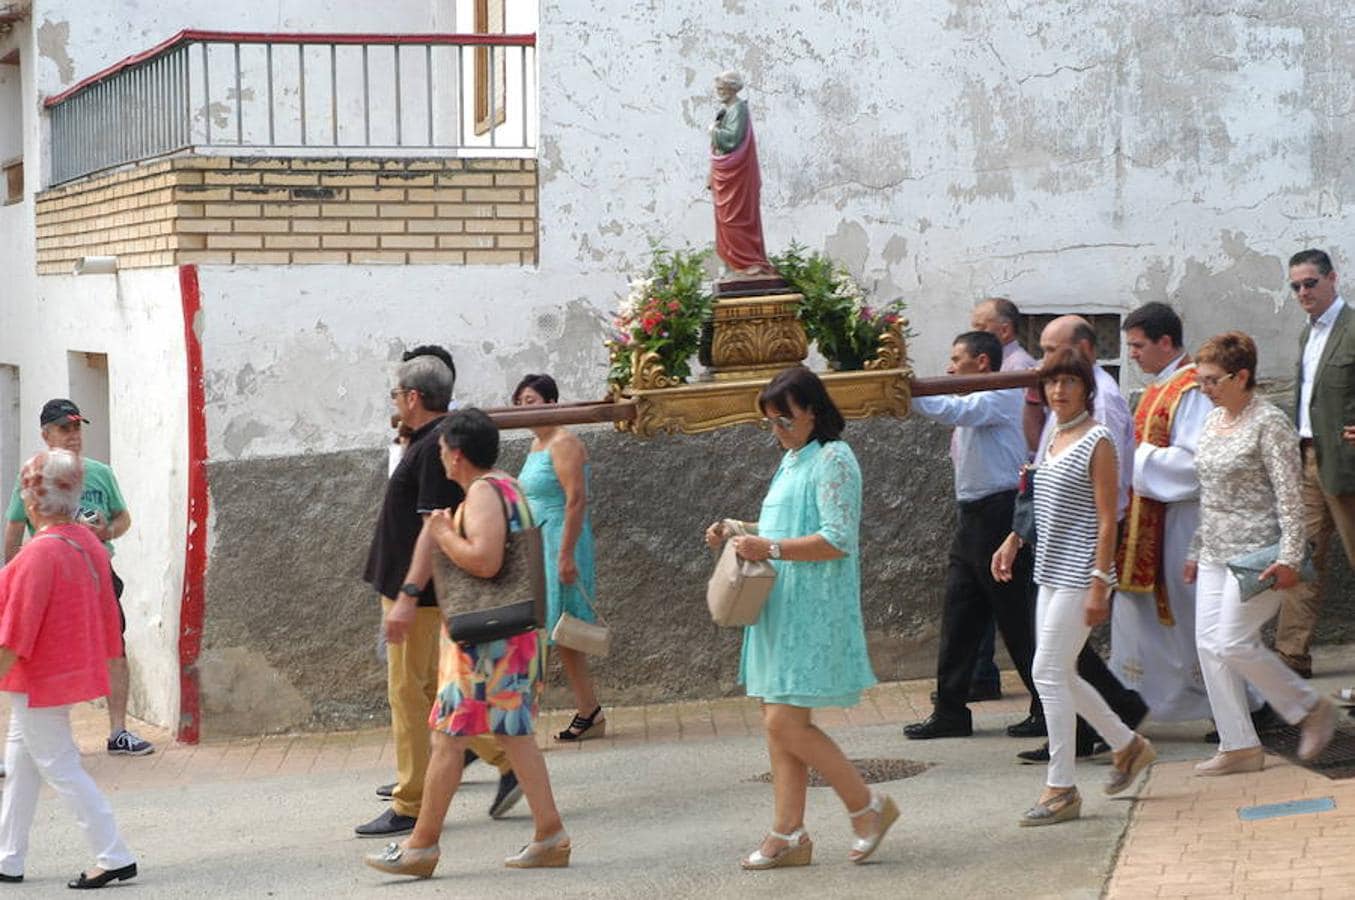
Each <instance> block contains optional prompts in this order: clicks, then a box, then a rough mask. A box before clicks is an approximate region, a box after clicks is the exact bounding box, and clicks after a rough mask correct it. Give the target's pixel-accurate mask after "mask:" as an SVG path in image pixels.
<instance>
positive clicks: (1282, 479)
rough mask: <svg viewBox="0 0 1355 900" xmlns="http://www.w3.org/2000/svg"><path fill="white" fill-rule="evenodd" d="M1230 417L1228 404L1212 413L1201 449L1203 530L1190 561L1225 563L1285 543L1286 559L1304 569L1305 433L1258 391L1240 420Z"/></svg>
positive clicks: (1197, 456)
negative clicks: (1302, 468)
mask: <svg viewBox="0 0 1355 900" xmlns="http://www.w3.org/2000/svg"><path fill="white" fill-rule="evenodd" d="M1225 415H1226V412H1225V410H1224V409H1223V408H1222V407H1218V408H1216V409H1214V410H1213V411H1212V412H1210V413H1209V415H1208V416H1207V417H1206V418H1205V420H1204V433H1203V434H1201V435H1200V446H1199V449H1197V450H1196V451H1195V468H1196V470H1197V471H1198V473H1199V476H1200V527H1199V530H1197V531H1196V532H1195V539H1194V540H1193V541H1191V545H1190V554H1189V558H1190V559H1198V560H1199V561H1201V562H1207V563H1214V564H1216V565H1224V564H1226V563H1227V562H1228V560H1230V559H1233V558H1235V557H1238V556H1241V555H1242V554H1244V553H1250V552H1252V551H1253V550H1260V549H1261V548H1262V547H1268V546H1270V545H1271V544H1274V543H1276V542H1277V541H1278V542H1279V544H1280V553H1279V562H1281V563H1284V564H1285V565H1288V566H1293V567H1295V568H1297V567H1298V565H1299V563H1300V561H1301V560H1302V559H1303V551H1304V541H1305V535H1304V532H1303V500H1302V497H1301V495H1300V493H1299V438H1298V433H1297V432H1296V431H1294V426H1293V425H1292V424H1291V423H1290V421H1289V418H1288V417H1287V416H1285V414H1284V413H1283V412H1281V411H1280V410H1279V409H1278V408H1277V407H1276V406H1275V405H1274V404H1272V403H1269V402H1267V401H1265V400H1262V399H1261V398H1260V397H1256V396H1253V397H1252V399H1251V400H1250V401H1249V402H1248V403H1247V405H1246V406H1245V407H1243V409H1242V412H1241V413H1240V414H1239V416H1238V418H1237V422H1236V424H1234V425H1232V426H1225V424H1224V416H1225Z"/></svg>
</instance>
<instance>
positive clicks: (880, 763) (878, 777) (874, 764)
mask: <svg viewBox="0 0 1355 900" xmlns="http://www.w3.org/2000/svg"><path fill="white" fill-rule="evenodd" d="M851 762H852V765H854V766H856V771H858V772H860V773H861V777H862V778H864V779H865V781H866V784H880V783H881V782H884V781H902V780H903V779H905V778H912V777H913V776H914V775H921V774H922V773H923V772H925V771H927V770H928V769H930V768H931V767H932V765H933V763H925V762H916V761H915V760H911V759H893V758H886V757H871V758H868V759H853V760H852V761H851ZM751 780H752V781H760V782H762V783H764V784H769V783H771V780H772V773H771V772H763V773H762V774H761V775H754V776H753V778H752V779H751ZM809 786H810V787H828V782H826V781H824V780H823V776H822V775H820V774H819V773H818V772H817V771H815V770H814V769H810V770H809Z"/></svg>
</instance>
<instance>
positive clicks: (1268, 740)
mask: <svg viewBox="0 0 1355 900" xmlns="http://www.w3.org/2000/svg"><path fill="white" fill-rule="evenodd" d="M1260 737H1261V743H1262V745H1263V746H1265V748H1266V749H1267V750H1269V751H1270V752H1271V753H1275V754H1278V755H1280V756H1283V757H1284V758H1285V759H1287V760H1289V761H1290V762H1292V763H1293V764H1294V765H1296V766H1302V767H1303V768H1305V769H1308V770H1310V771H1313V772H1317V773H1318V774H1319V775H1326V776H1327V777H1328V778H1351V777H1355V723H1351V724H1345V723H1343V724H1341V725H1338V726H1336V736H1335V737H1334V738H1332V739H1331V743H1330V744H1328V745H1327V749H1325V750H1323V751H1322V752H1321V753H1320V754H1318V757H1317V759H1314V760H1311V761H1307V762H1305V761H1304V760H1301V759H1299V756H1298V750H1299V728H1298V726H1297V725H1281V726H1279V727H1277V728H1272V729H1270V730H1267V731H1265V732H1263V733H1262V734H1261V735H1260Z"/></svg>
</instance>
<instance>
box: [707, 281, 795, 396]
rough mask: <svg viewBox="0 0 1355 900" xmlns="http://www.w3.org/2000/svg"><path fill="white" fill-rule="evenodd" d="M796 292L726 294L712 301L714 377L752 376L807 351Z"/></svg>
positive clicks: (777, 367)
mask: <svg viewBox="0 0 1355 900" xmlns="http://www.w3.org/2000/svg"><path fill="white" fill-rule="evenodd" d="M803 299H804V298H803V297H801V296H800V295H799V294H771V295H763V296H756V297H726V298H724V299H722V300H719V301H717V302H716V304H715V309H714V314H713V317H712V318H713V327H714V331H715V333H714V336H713V338H712V340H711V353H710V356H711V370H712V371H713V372H714V374H715V376H716V377H717V378H720V377H726V378H727V377H731V375H732V377H736V378H737V377H740V375H739V373H742V372H746V374H745V375H743V377H754V376H755V375H760V374H763V373H765V372H767V371H769V370H780V369H784V368H785V367H786V366H793V365H795V364H796V363H798V362H800V361H801V360H803V359H804V358H805V356H806V355H808V353H809V341H808V340H807V339H806V337H805V331H804V328H803V327H802V326H801V325H800V320H799V318H798V312H799V308H800V303H801V301H802V300H803Z"/></svg>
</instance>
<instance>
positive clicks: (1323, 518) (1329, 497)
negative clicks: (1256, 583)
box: [1275, 445, 1355, 671]
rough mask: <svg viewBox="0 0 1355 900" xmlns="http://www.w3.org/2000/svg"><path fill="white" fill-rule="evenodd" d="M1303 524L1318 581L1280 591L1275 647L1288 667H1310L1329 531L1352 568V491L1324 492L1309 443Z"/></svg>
mask: <svg viewBox="0 0 1355 900" xmlns="http://www.w3.org/2000/svg"><path fill="white" fill-rule="evenodd" d="M1302 491H1303V527H1304V531H1306V532H1307V533H1308V540H1310V541H1312V542H1313V565H1314V566H1315V567H1316V568H1317V581H1315V582H1313V583H1311V584H1301V585H1299V586H1298V587H1297V588H1295V589H1294V590H1292V591H1283V592H1282V593H1283V594H1284V601H1283V603H1282V604H1281V606H1280V619H1279V621H1278V622H1277V623H1276V625H1275V649H1276V651H1278V652H1279V654H1280V656H1282V657H1284V661H1285V662H1286V663H1288V664H1289V666H1290V667H1291V668H1295V669H1299V670H1302V671H1308V670H1310V669H1312V666H1313V661H1312V657H1311V656H1309V655H1308V648H1309V647H1310V646H1311V644H1312V642H1313V631H1314V630H1315V629H1316V628H1317V619H1318V616H1319V614H1321V612H1322V594H1323V591H1324V589H1325V583H1326V580H1327V563H1328V561H1329V555H1328V550H1329V549H1330V547H1331V539H1332V532H1336V534H1338V535H1339V536H1340V538H1341V544H1342V545H1343V546H1344V547H1345V550H1346V559H1347V560H1349V561H1350V564H1351V566H1352V567H1355V494H1336V495H1333V494H1326V493H1323V491H1322V483H1321V481H1320V480H1319V479H1318V474H1317V454H1316V453H1315V452H1314V451H1313V448H1312V445H1305V446H1304V447H1303V482H1302Z"/></svg>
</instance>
